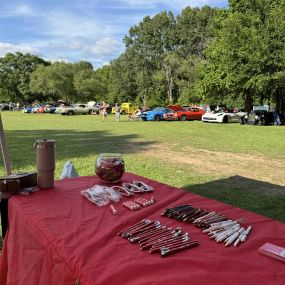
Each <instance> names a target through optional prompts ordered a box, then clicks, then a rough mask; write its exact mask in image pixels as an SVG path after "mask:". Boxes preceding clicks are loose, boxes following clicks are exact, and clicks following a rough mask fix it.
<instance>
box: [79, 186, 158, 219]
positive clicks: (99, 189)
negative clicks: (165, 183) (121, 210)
mask: <svg viewBox="0 0 285 285" xmlns="http://www.w3.org/2000/svg"><path fill="white" fill-rule="evenodd" d="M151 191H153V188H152V187H151V186H149V185H147V184H145V183H143V182H140V181H136V180H134V181H133V183H122V186H118V185H114V186H111V187H108V186H102V185H94V186H93V187H91V188H89V189H86V190H83V191H81V194H82V195H83V196H84V197H86V198H87V199H88V200H89V201H90V202H92V203H94V204H96V205H97V206H99V207H101V206H105V205H107V204H108V203H109V202H111V201H113V202H118V201H119V200H120V199H121V198H123V197H129V196H134V195H136V194H143V193H148V192H151ZM154 203H155V200H154V198H153V197H151V198H150V199H145V198H141V197H140V198H137V199H134V200H133V201H131V200H129V201H125V202H123V204H122V205H123V207H125V208H127V209H128V210H131V211H136V210H140V209H142V208H145V207H148V206H151V205H153V204H154ZM113 208H114V206H113V205H111V206H110V209H111V211H112V213H113V214H114V215H116V214H117V213H118V212H117V210H116V209H115V210H114V209H113Z"/></svg>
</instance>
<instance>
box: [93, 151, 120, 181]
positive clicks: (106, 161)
mask: <svg viewBox="0 0 285 285" xmlns="http://www.w3.org/2000/svg"><path fill="white" fill-rule="evenodd" d="M124 172H125V163H124V160H123V158H122V155H121V154H118V153H102V154H100V155H99V156H98V158H97V160H96V165H95V173H96V175H97V176H99V177H100V179H101V180H103V181H104V182H109V183H116V182H119V181H120V180H121V178H122V176H123V174H124Z"/></svg>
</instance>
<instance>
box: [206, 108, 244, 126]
mask: <svg viewBox="0 0 285 285" xmlns="http://www.w3.org/2000/svg"><path fill="white" fill-rule="evenodd" d="M245 114H246V113H245V112H237V113H231V112H226V111H225V110H215V111H213V112H211V113H210V112H208V113H205V114H204V115H203V116H202V121H203V122H210V123H239V122H240V118H241V117H242V116H244V115H245Z"/></svg>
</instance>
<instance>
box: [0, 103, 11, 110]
mask: <svg viewBox="0 0 285 285" xmlns="http://www.w3.org/2000/svg"><path fill="white" fill-rule="evenodd" d="M8 110H10V108H9V104H5V103H1V104H0V111H8Z"/></svg>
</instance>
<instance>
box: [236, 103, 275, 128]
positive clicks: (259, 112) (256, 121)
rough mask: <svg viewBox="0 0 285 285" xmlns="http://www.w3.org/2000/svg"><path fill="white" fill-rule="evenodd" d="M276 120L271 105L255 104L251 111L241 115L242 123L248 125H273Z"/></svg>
mask: <svg viewBox="0 0 285 285" xmlns="http://www.w3.org/2000/svg"><path fill="white" fill-rule="evenodd" d="M274 122H275V111H274V110H273V109H271V108H270V106H269V105H260V106H253V109H252V111H251V112H250V113H246V114H245V115H244V116H242V117H241V119H240V123H241V124H248V125H260V126H264V125H273V124H274Z"/></svg>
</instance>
